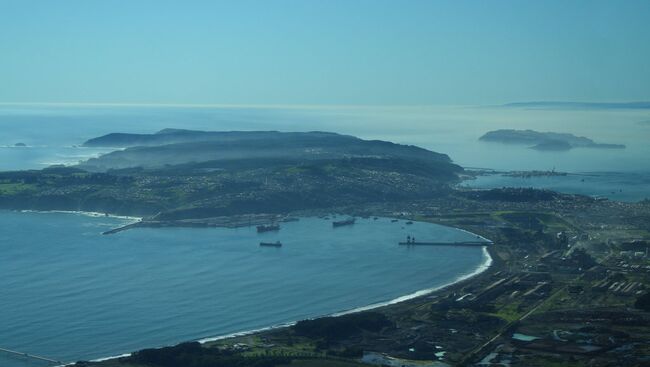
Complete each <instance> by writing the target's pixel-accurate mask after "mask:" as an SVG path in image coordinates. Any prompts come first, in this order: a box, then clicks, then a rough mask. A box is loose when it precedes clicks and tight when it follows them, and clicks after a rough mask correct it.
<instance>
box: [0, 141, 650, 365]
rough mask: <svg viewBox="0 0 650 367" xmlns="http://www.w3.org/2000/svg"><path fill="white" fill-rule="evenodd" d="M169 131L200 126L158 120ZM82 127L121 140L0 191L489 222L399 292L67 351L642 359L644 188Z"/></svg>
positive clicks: (460, 360) (224, 210)
mask: <svg viewBox="0 0 650 367" xmlns="http://www.w3.org/2000/svg"><path fill="white" fill-rule="evenodd" d="M166 134H172V135H179V136H192V138H191V139H198V140H192V141H187V140H182V139H185V137H177V138H174V139H180V140H174V139H172V140H169V139H168V138H167V137H165V138H159V137H156V136H157V135H166ZM116 136H117V137H118V138H117V140H115V139H114V138H115V137H116ZM197 136H203V137H202V138H197ZM188 139H189V138H188ZM201 139H204V140H201ZM91 141H92V142H93V143H89V142H91ZM91 141H89V142H86V144H107V146H111V145H113V146H115V145H118V144H119V145H120V146H119V148H120V150H116V151H114V152H111V153H108V154H106V155H103V156H100V157H99V158H96V159H91V160H88V161H86V162H83V163H81V164H79V165H77V166H53V167H48V168H46V169H43V170H29V171H13V172H0V208H4V209H16V210H19V209H36V210H84V211H95V212H102V213H107V214H121V215H135V216H141V217H143V219H142V221H139V222H136V223H134V224H132V225H130V226H129V227H128V228H127V229H130V228H135V229H136V230H137V228H139V227H141V226H151V227H164V226H255V225H262V226H263V225H268V224H271V223H278V222H279V221H281V220H291V218H292V217H299V216H303V215H327V214H329V213H344V214H346V215H349V216H350V218H354V217H355V216H360V217H375V216H376V217H379V216H381V217H389V218H394V219H393V221H395V222H403V223H408V222H410V221H424V222H431V223H437V224H442V225H446V226H452V227H456V228H460V229H463V230H466V231H469V232H471V233H474V234H476V235H478V236H481V237H484V238H486V239H488V240H489V241H487V242H486V246H485V247H484V248H485V251H487V252H488V253H489V256H490V257H491V260H492V262H491V265H490V266H489V267H487V268H486V269H483V271H482V272H480V273H479V274H477V275H474V276H472V277H469V278H467V279H464V280H462V281H459V282H456V283H453V284H451V285H449V286H447V287H445V288H443V289H439V290H437V291H435V292H431V293H426V294H422V296H420V297H417V298H413V299H410V300H407V301H404V302H399V303H396V304H391V305H387V306H384V307H380V308H375V309H371V310H365V311H363V312H355V313H349V314H344V315H339V316H336V317H335V316H325V317H320V318H316V319H307V320H300V321H298V322H297V323H295V324H293V325H290V326H286V327H281V328H276V329H270V330H264V331H259V332H251V333H247V334H244V335H237V336H231V337H224V338H206V339H204V340H202V341H201V342H198V341H188V342H186V343H181V344H178V345H175V346H166V347H161V346H153V345H152V346H151V348H148V349H143V350H140V351H134V352H133V353H132V354H130V355H124V356H120V357H116V358H113V359H109V360H104V361H95V362H92V361H79V362H77V363H76V364H75V365H76V366H77V367H83V366H93V367H173V366H174V367H175V366H184V367H210V366H242V367H244V366H250V367H274V366H275V367H286V366H292V367H321V366H334V367H355V366H357V367H358V366H385V365H387V366H470V365H477V364H481V365H499V364H506V365H510V366H558V365H597V366H607V365H622V366H637V365H643V363H645V362H646V358H647V355H648V351H649V350H650V349H649V348H650V346H649V344H648V340H650V296H649V294H650V289H649V287H648V284H650V258H649V257H648V251H649V250H650V200H644V201H641V202H637V203H623V202H616V201H609V200H599V199H594V198H591V197H587V196H581V195H569V194H562V193H558V192H553V191H548V190H538V189H530V188H499V189H468V188H463V187H460V186H459V185H457V183H458V182H459V177H461V176H463V175H465V174H466V172H465V171H464V170H463V168H462V167H460V166H458V165H456V164H454V163H453V162H452V160H451V159H450V158H449V157H448V156H446V155H445V154H441V153H436V152H432V151H429V150H426V149H422V148H419V147H413V146H408V145H399V144H394V143H390V142H385V141H368V140H363V139H359V138H356V137H351V136H346V135H339V134H333V133H324V132H307V133H304V132H301V133H282V132H226V133H219V132H185V131H184V130H181V131H180V132H179V130H163V131H162V132H159V133H155V134H150V135H147V134H140V135H137V136H134V137H130V134H120V135H115V134H110V135H107V136H105V137H100V138H97V139H94V140H91ZM97 142H100V143H97ZM139 144H143V145H139ZM533 174H548V173H542V172H535V173H533ZM391 223H392V222H391ZM120 230H122V229H115V230H114V231H112V233H117V232H119V231H120ZM118 236H119V234H118ZM395 246H399V245H398V244H397V243H396V244H395ZM413 247H414V246H413ZM124 352H128V351H124Z"/></svg>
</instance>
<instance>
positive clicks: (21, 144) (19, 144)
mask: <svg viewBox="0 0 650 367" xmlns="http://www.w3.org/2000/svg"><path fill="white" fill-rule="evenodd" d="M14 146H15V147H26V146H27V144H25V143H16V144H14Z"/></svg>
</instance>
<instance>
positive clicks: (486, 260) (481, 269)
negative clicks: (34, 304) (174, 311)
mask: <svg viewBox="0 0 650 367" xmlns="http://www.w3.org/2000/svg"><path fill="white" fill-rule="evenodd" d="M450 228H454V229H457V230H460V231H462V232H466V233H470V234H472V235H475V236H478V237H480V238H483V239H486V240H488V239H487V238H485V237H483V236H480V235H478V234H476V233H473V232H470V231H468V230H466V229H462V228H458V227H450ZM488 241H489V240H488ZM490 246H494V245H493V244H491V245H486V246H482V249H481V250H482V253H483V262H482V263H481V264H479V265H478V266H477V267H476V268H475V269H474V271H472V272H470V273H467V274H462V275H459V276H458V277H457V278H456V279H454V280H453V281H452V282H450V283H447V284H442V285H440V286H437V287H432V288H425V289H421V290H417V291H415V292H411V293H409V294H406V295H403V296H399V297H396V298H393V299H391V300H388V301H384V302H376V303H373V304H370V305H366V306H360V307H355V308H353V309H349V310H344V311H336V312H333V313H329V314H325V315H320V316H315V317H312V318H310V319H318V318H322V317H339V316H344V315H349V314H354V313H359V312H365V311H370V310H376V309H381V308H387V307H389V306H395V305H400V304H403V303H406V302H408V301H413V300H417V299H420V298H422V297H426V296H431V295H432V294H434V293H436V292H440V291H443V290H445V289H448V288H451V287H454V286H457V285H459V284H463V283H465V282H467V281H469V280H471V279H473V278H476V277H478V276H480V275H482V274H485V272H486V271H487V270H489V269H490V268H491V267H493V266H494V265H495V264H496V262H495V260H494V259H495V258H494V256H493V254H491V253H490V250H489V248H490ZM298 321H300V320H296V321H289V322H284V323H280V324H275V325H270V326H264V327H260V328H256V329H251V330H242V331H236V332H232V333H228V334H222V335H215V336H207V337H200V338H196V339H192V340H186V341H184V342H198V343H200V344H207V343H211V342H215V341H219V340H225V339H230V338H236V337H241V336H248V335H254V334H258V333H264V332H269V331H273V330H279V329H283V328H287V327H291V326H293V325H295V324H296V323H297V322H298ZM179 343H183V341H181V342H179ZM164 347H166V345H164V346H157V347H151V348H154V349H159V348H164ZM133 353H135V352H130V353H123V354H119V355H115V356H108V357H100V358H96V359H92V360H90V361H89V362H104V361H110V360H114V359H119V358H125V357H130V356H131V355H132V354H133ZM74 363H75V362H72V363H69V364H64V365H62V366H72V365H74ZM57 367H58V366H57Z"/></svg>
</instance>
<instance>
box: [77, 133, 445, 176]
mask: <svg viewBox="0 0 650 367" xmlns="http://www.w3.org/2000/svg"><path fill="white" fill-rule="evenodd" d="M168 136H170V137H171V138H167V137H168ZM160 137H162V138H160ZM184 139H185V140H184ZM97 141H100V142H106V144H109V145H110V144H111V143H115V144H117V143H119V142H125V141H126V142H129V145H127V146H131V144H139V143H146V144H147V145H150V146H134V147H130V148H127V149H125V150H121V151H115V152H112V153H109V154H105V155H102V156H101V157H99V158H94V159H90V160H88V161H87V162H84V163H82V164H80V166H79V167H81V168H84V169H87V170H92V171H106V170H109V169H122V168H131V167H145V168H152V167H164V166H169V165H178V164H186V163H201V162H213V166H212V167H211V168H219V166H218V165H216V166H215V165H214V163H216V162H219V161H224V162H226V163H225V164H228V163H230V164H232V162H233V161H235V162H236V161H244V160H254V159H264V160H291V161H294V162H295V161H298V162H305V161H321V160H327V159H330V160H331V159H342V158H392V159H403V160H413V161H425V162H427V163H429V164H433V163H434V162H437V163H440V165H441V168H444V167H448V166H449V165H450V163H451V160H450V159H449V157H448V156H447V155H445V154H440V153H435V152H431V151H428V150H426V149H422V148H419V147H415V146H408V145H400V144H394V143H390V142H386V141H380V140H362V139H359V138H356V137H353V136H348V135H339V134H334V133H325V132H306V133H300V132H298V133H283V132H277V131H248V132H247V131H243V132H242V131H234V132H202V131H190V130H170V129H166V130H162V131H161V132H159V133H156V134H151V135H132V134H117V136H115V134H109V135H106V136H104V137H101V138H98V139H97V140H96V139H92V140H90V141H88V142H86V143H85V145H89V144H90V143H91V142H95V143H92V144H96V142H97ZM170 141H174V143H170ZM125 144H126V143H125ZM93 146H94V145H93Z"/></svg>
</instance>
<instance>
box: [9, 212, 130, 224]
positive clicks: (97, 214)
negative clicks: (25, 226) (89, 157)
mask: <svg viewBox="0 0 650 367" xmlns="http://www.w3.org/2000/svg"><path fill="white" fill-rule="evenodd" d="M6 210H7V211H13V212H20V213H42V214H48V213H57V214H75V215H83V216H86V217H93V218H113V219H122V220H130V221H132V222H131V223H128V224H125V226H126V225H130V224H133V223H138V222H139V221H141V220H142V219H143V218H142V217H133V216H128V215H116V214H108V213H100V212H87V211H83V210H34V209H19V210H12V209H6Z"/></svg>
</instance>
